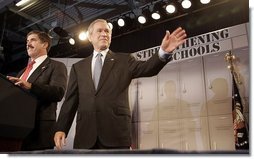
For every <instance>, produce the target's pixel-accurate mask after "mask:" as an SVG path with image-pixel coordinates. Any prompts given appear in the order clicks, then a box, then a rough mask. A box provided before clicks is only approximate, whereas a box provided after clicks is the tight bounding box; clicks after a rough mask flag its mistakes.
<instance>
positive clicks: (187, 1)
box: [182, 0, 191, 9]
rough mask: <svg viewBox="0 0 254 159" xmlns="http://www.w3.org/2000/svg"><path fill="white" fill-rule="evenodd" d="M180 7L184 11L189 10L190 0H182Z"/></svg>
mask: <svg viewBox="0 0 254 159" xmlns="http://www.w3.org/2000/svg"><path fill="white" fill-rule="evenodd" d="M182 7H183V8H184V9H188V8H190V7H191V1H190V0H183V1H182Z"/></svg>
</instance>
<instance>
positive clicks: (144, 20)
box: [138, 15, 146, 24]
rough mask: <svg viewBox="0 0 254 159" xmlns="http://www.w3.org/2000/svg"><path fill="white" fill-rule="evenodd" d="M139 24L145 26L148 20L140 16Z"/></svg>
mask: <svg viewBox="0 0 254 159" xmlns="http://www.w3.org/2000/svg"><path fill="white" fill-rule="evenodd" d="M138 22H139V23H140V24H145V23H146V18H145V17H144V16H143V15H140V16H139V17H138Z"/></svg>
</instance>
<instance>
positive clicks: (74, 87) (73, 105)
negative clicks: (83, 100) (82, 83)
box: [55, 65, 79, 134]
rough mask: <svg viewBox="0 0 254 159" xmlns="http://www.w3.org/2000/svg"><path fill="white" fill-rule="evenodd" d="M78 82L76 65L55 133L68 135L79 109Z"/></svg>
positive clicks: (71, 74) (72, 71) (72, 69)
mask: <svg viewBox="0 0 254 159" xmlns="http://www.w3.org/2000/svg"><path fill="white" fill-rule="evenodd" d="M78 101H79V98H78V81H77V75H76V71H75V68H74V65H73V66H72V68H71V72H70V78H69V82H68V88H67V92H66V96H65V100H64V103H63V105H62V107H61V111H60V113H59V117H58V120H57V124H56V128H55V131H63V132H65V134H68V132H69V129H70V127H71V125H72V122H73V119H74V116H75V114H76V111H77V107H78Z"/></svg>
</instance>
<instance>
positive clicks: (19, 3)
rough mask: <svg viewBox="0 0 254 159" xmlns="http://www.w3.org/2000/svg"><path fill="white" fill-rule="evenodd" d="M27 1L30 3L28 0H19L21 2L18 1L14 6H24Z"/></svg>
mask: <svg viewBox="0 0 254 159" xmlns="http://www.w3.org/2000/svg"><path fill="white" fill-rule="evenodd" d="M29 1H30V0H21V1H19V2H18V3H16V6H17V7H19V6H22V5H24V4H26V3H28V2H29Z"/></svg>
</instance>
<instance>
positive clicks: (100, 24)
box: [88, 21, 112, 52]
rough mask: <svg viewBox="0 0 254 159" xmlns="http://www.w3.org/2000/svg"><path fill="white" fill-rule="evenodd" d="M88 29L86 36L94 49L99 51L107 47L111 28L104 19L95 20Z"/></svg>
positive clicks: (109, 41)
mask: <svg viewBox="0 0 254 159" xmlns="http://www.w3.org/2000/svg"><path fill="white" fill-rule="evenodd" d="M88 31H89V36H88V38H89V41H90V42H91V43H92V44H93V47H94V50H96V51H98V52H100V51H103V50H106V49H107V48H109V46H110V43H111V33H112V30H111V29H110V28H109V25H108V23H107V22H106V21H96V22H95V23H93V24H91V26H90V28H89V30H88Z"/></svg>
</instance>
